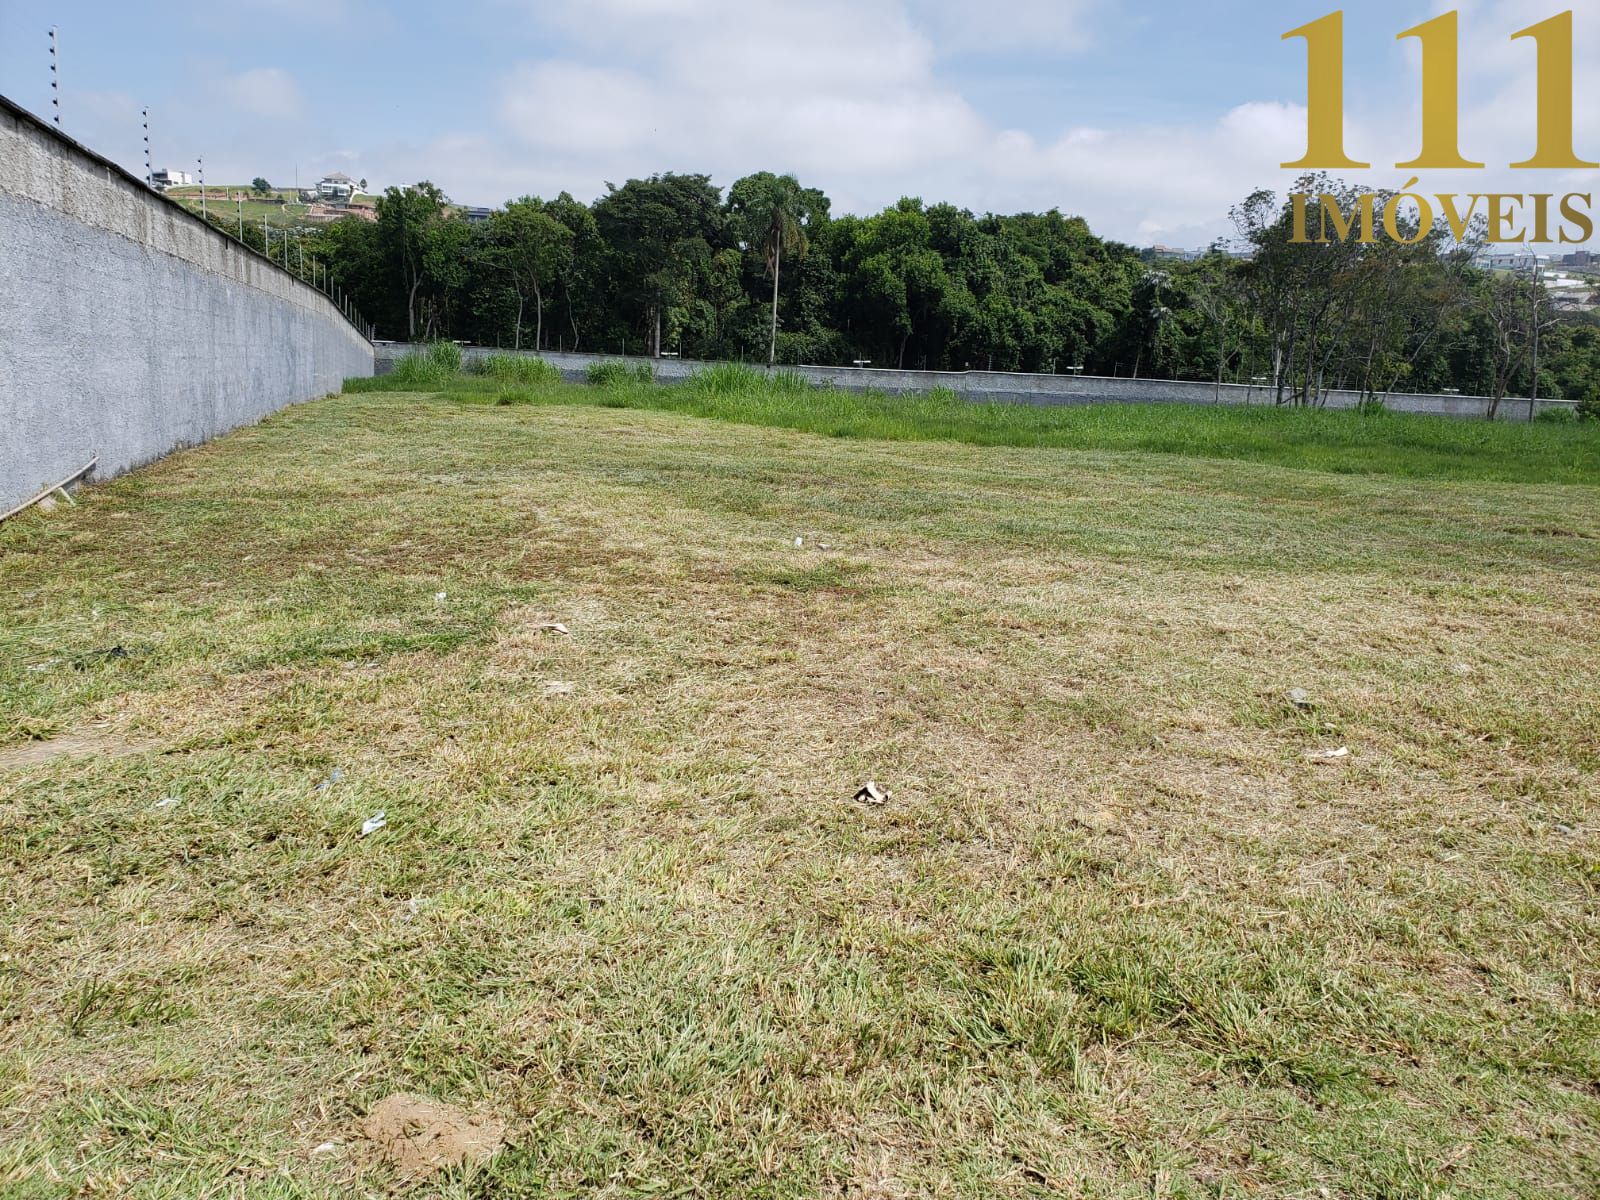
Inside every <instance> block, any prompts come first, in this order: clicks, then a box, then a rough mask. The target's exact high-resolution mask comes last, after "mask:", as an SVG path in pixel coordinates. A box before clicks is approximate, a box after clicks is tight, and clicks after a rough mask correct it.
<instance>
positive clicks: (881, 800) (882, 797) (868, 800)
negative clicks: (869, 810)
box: [855, 779, 893, 804]
mask: <svg viewBox="0 0 1600 1200" xmlns="http://www.w3.org/2000/svg"><path fill="white" fill-rule="evenodd" d="M892 795H893V793H892V792H890V791H889V789H888V788H885V787H879V786H878V783H877V781H876V780H874V779H869V780H867V782H866V784H865V785H864V786H863V787H862V789H861V790H860V791H859V792H857V793H856V794H855V801H856V803H857V804H887V803H889V800H890V797H891V796H892Z"/></svg>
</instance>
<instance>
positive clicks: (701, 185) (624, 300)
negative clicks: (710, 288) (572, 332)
mask: <svg viewBox="0 0 1600 1200" xmlns="http://www.w3.org/2000/svg"><path fill="white" fill-rule="evenodd" d="M606 188H607V191H606V194H605V195H604V196H602V197H600V199H599V200H597V201H596V202H595V205H594V219H595V225H596V227H597V229H598V230H599V232H600V236H601V238H602V239H603V240H604V242H605V245H606V250H607V257H608V259H609V260H610V270H609V284H610V286H609V291H610V293H611V299H612V302H613V303H614V304H616V306H617V310H618V312H619V314H620V315H622V316H623V317H624V320H625V322H627V323H628V324H631V325H632V326H633V327H634V328H635V329H639V330H643V331H644V332H645V335H646V336H647V337H648V338H649V340H650V345H651V347H652V351H651V352H652V353H653V354H657V355H659V354H660V353H661V335H662V322H663V320H664V318H665V316H666V312H667V310H668V309H669V308H673V307H676V308H682V307H683V306H684V302H685V301H687V300H688V299H689V298H690V291H689V289H690V286H691V284H692V282H693V279H694V267H695V265H696V264H697V263H699V262H701V261H702V260H703V259H705V258H707V257H709V256H710V254H711V253H712V252H713V251H714V250H716V249H720V248H722V247H724V246H726V245H727V244H729V243H728V238H727V222H726V220H725V218H724V215H723V211H722V195H721V193H720V192H719V191H718V190H717V189H716V188H715V187H713V186H712V184H711V178H710V176H707V175H675V174H672V173H670V172H669V173H668V174H665V175H652V176H651V177H650V178H649V179H630V180H628V181H627V182H626V183H625V184H623V185H622V186H621V187H616V186H615V185H612V184H607V185H606Z"/></svg>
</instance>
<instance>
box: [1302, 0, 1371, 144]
mask: <svg viewBox="0 0 1600 1200" xmlns="http://www.w3.org/2000/svg"><path fill="white" fill-rule="evenodd" d="M1297 37H1303V38H1305V40H1306V153H1305V157H1304V158H1301V159H1297V160H1296V161H1294V162H1286V163H1283V164H1282V165H1283V166H1284V167H1291V168H1292V167H1309V168H1312V169H1314V170H1323V169H1328V170H1339V169H1341V168H1342V169H1348V170H1360V169H1361V168H1363V167H1369V166H1371V165H1372V164H1371V163H1364V162H1356V161H1355V159H1353V158H1351V157H1350V156H1349V155H1347V154H1346V153H1345V152H1344V12H1343V11H1342V10H1341V11H1339V12H1331V13H1329V14H1328V15H1327V16H1325V17H1322V18H1320V19H1319V20H1316V21H1312V22H1311V23H1310V24H1309V25H1302V26H1300V28H1299V29H1291V30H1290V31H1289V32H1288V33H1286V34H1284V35H1283V40H1284V41H1288V40H1289V39H1290V38H1297Z"/></svg>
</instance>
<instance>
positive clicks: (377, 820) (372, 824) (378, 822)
mask: <svg viewBox="0 0 1600 1200" xmlns="http://www.w3.org/2000/svg"><path fill="white" fill-rule="evenodd" d="M388 823H389V814H388V813H386V812H384V811H383V810H382V809H379V810H378V811H377V812H376V813H374V814H373V815H372V816H370V817H368V818H367V819H366V820H365V821H363V822H362V823H361V836H362V837H370V836H371V835H372V834H374V833H377V832H378V830H380V829H382V828H383V827H384V826H385V825H387V824H388Z"/></svg>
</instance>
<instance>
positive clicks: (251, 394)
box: [0, 97, 373, 512]
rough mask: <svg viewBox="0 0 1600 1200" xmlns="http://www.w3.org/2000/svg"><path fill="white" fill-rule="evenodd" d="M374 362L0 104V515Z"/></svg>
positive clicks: (257, 273) (315, 301)
mask: <svg viewBox="0 0 1600 1200" xmlns="http://www.w3.org/2000/svg"><path fill="white" fill-rule="evenodd" d="M372 370H373V351H372V345H371V343H369V342H368V341H367V340H366V338H365V337H364V336H362V334H361V332H360V331H359V330H358V329H357V328H356V327H355V326H354V325H352V324H351V323H350V322H349V321H348V320H346V319H345V317H344V316H343V314H342V313H341V312H340V311H339V308H338V306H337V305H336V304H334V303H333V302H332V301H331V300H329V299H328V298H327V297H326V296H324V295H322V294H321V293H320V292H318V291H317V290H316V289H315V288H312V287H309V286H307V285H306V284H304V283H302V282H301V281H300V280H298V279H296V278H295V277H294V276H293V275H291V274H290V273H289V272H287V271H285V270H283V269H282V268H281V267H278V266H275V265H274V264H272V263H269V262H268V261H267V260H266V259H265V258H264V257H262V256H261V255H260V254H257V253H255V252H254V251H252V250H249V249H247V248H246V247H244V246H241V245H240V244H239V243H238V242H235V241H234V240H233V239H231V238H228V237H226V236H224V235H223V234H221V233H219V232H218V231H216V230H214V229H212V228H211V227H210V226H209V225H207V224H206V223H205V222H203V221H201V220H200V219H199V218H198V217H196V216H194V215H193V214H192V213H189V212H186V211H185V210H184V209H183V208H182V207H181V206H180V205H178V204H176V203H175V202H173V201H171V200H168V199H166V198H165V197H163V196H161V195H159V194H157V193H155V192H152V191H151V190H150V189H149V188H147V187H145V186H144V185H143V184H142V183H141V182H140V181H139V180H137V179H135V178H134V177H133V176H131V175H129V174H127V173H126V172H124V171H122V170H121V169H120V168H118V167H116V166H115V165H114V164H112V163H110V162H108V161H106V160H104V159H102V158H100V157H98V156H97V155H95V154H94V153H93V152H92V151H89V150H87V149H86V148H84V147H82V146H80V145H78V144H77V143H76V142H73V141H72V140H71V139H69V138H65V137H63V136H61V134H59V133H58V132H57V131H56V130H55V129H54V128H53V127H52V126H49V125H46V124H45V123H44V122H42V121H40V120H39V119H38V118H36V117H34V116H32V115H31V114H29V113H26V112H24V111H23V110H21V109H19V108H17V107H16V106H14V105H12V104H10V103H9V102H8V101H6V100H5V99H4V98H3V97H0V512H4V511H6V510H7V509H10V508H11V507H13V506H14V505H16V504H19V503H21V502H22V501H24V500H26V499H28V498H29V497H31V496H33V495H35V494H36V493H37V492H39V491H40V490H41V489H43V488H45V487H48V486H49V485H50V484H53V483H57V482H59V481H60V480H62V479H65V478H66V477H67V476H69V475H71V474H72V473H73V472H74V471H77V470H78V469H79V468H81V467H82V466H83V465H84V464H85V463H87V462H88V461H89V460H90V459H91V458H94V457H95V456H97V455H98V456H99V460H100V461H99V465H98V467H97V468H96V471H95V473H94V475H93V476H92V478H94V479H109V478H111V477H112V476H115V475H119V474H121V473H123V472H124V471H129V470H132V469H133V468H134V467H137V466H140V465H142V464H144V463H147V462H150V461H151V460H153V459H156V458H159V457H161V456H162V455H163V454H167V453H169V452H171V451H172V450H175V449H177V448H179V447H181V446H192V445H196V444H198V443H200V442H204V441H206V440H207V439H208V438H213V437H216V436H217V435H218V434H221V433H225V432H227V431H228V430H230V429H233V428H236V427H238V426H240V425H246V424H249V423H251V422H253V421H258V420H260V419H261V418H262V417H264V416H266V415H267V414H268V413H271V412H274V411H276V410H277V409H279V408H282V407H283V406H284V405H286V404H292V403H295V402H297V401H301V400H309V399H312V398H313V397H316V396H321V395H325V394H327V393H328V392H335V391H338V390H339V386H340V384H341V383H342V382H343V380H344V379H346V378H347V377H349V376H352V375H370V374H371V373H372Z"/></svg>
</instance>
